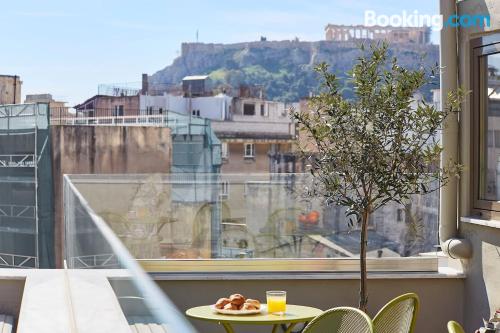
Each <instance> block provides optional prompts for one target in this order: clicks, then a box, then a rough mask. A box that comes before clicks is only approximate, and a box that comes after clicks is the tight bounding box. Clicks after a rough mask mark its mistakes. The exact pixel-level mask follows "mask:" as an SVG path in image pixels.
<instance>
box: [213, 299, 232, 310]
mask: <svg viewBox="0 0 500 333" xmlns="http://www.w3.org/2000/svg"><path fill="white" fill-rule="evenodd" d="M229 303H231V300H230V299H229V298H219V300H218V301H217V303H215V307H216V308H217V309H223V308H224V306H226V304H229Z"/></svg>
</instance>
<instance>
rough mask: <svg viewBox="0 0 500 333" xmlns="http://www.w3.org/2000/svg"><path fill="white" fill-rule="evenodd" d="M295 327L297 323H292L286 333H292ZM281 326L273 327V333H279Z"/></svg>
mask: <svg viewBox="0 0 500 333" xmlns="http://www.w3.org/2000/svg"><path fill="white" fill-rule="evenodd" d="M295 325H297V323H291V324H290V325H289V326H288V327H287V328H286V331H285V333H291V332H292V330H293V328H294V327H295ZM279 327H280V325H277V324H276V325H274V326H273V331H272V333H278V329H279Z"/></svg>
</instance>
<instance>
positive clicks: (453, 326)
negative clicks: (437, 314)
mask: <svg viewBox="0 0 500 333" xmlns="http://www.w3.org/2000/svg"><path fill="white" fill-rule="evenodd" d="M448 333H465V332H464V329H463V328H462V326H461V325H460V324H459V323H457V322H456V321H454V320H451V321H449V322H448Z"/></svg>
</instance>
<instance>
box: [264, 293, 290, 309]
mask: <svg viewBox="0 0 500 333" xmlns="http://www.w3.org/2000/svg"><path fill="white" fill-rule="evenodd" d="M285 311H286V298H284V297H272V296H271V297H268V298H267V312H269V313H276V312H285Z"/></svg>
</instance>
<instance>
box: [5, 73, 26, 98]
mask: <svg viewBox="0 0 500 333" xmlns="http://www.w3.org/2000/svg"><path fill="white" fill-rule="evenodd" d="M22 84H23V82H22V81H21V78H20V77H19V76H17V75H0V104H17V103H21V85H22Z"/></svg>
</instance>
